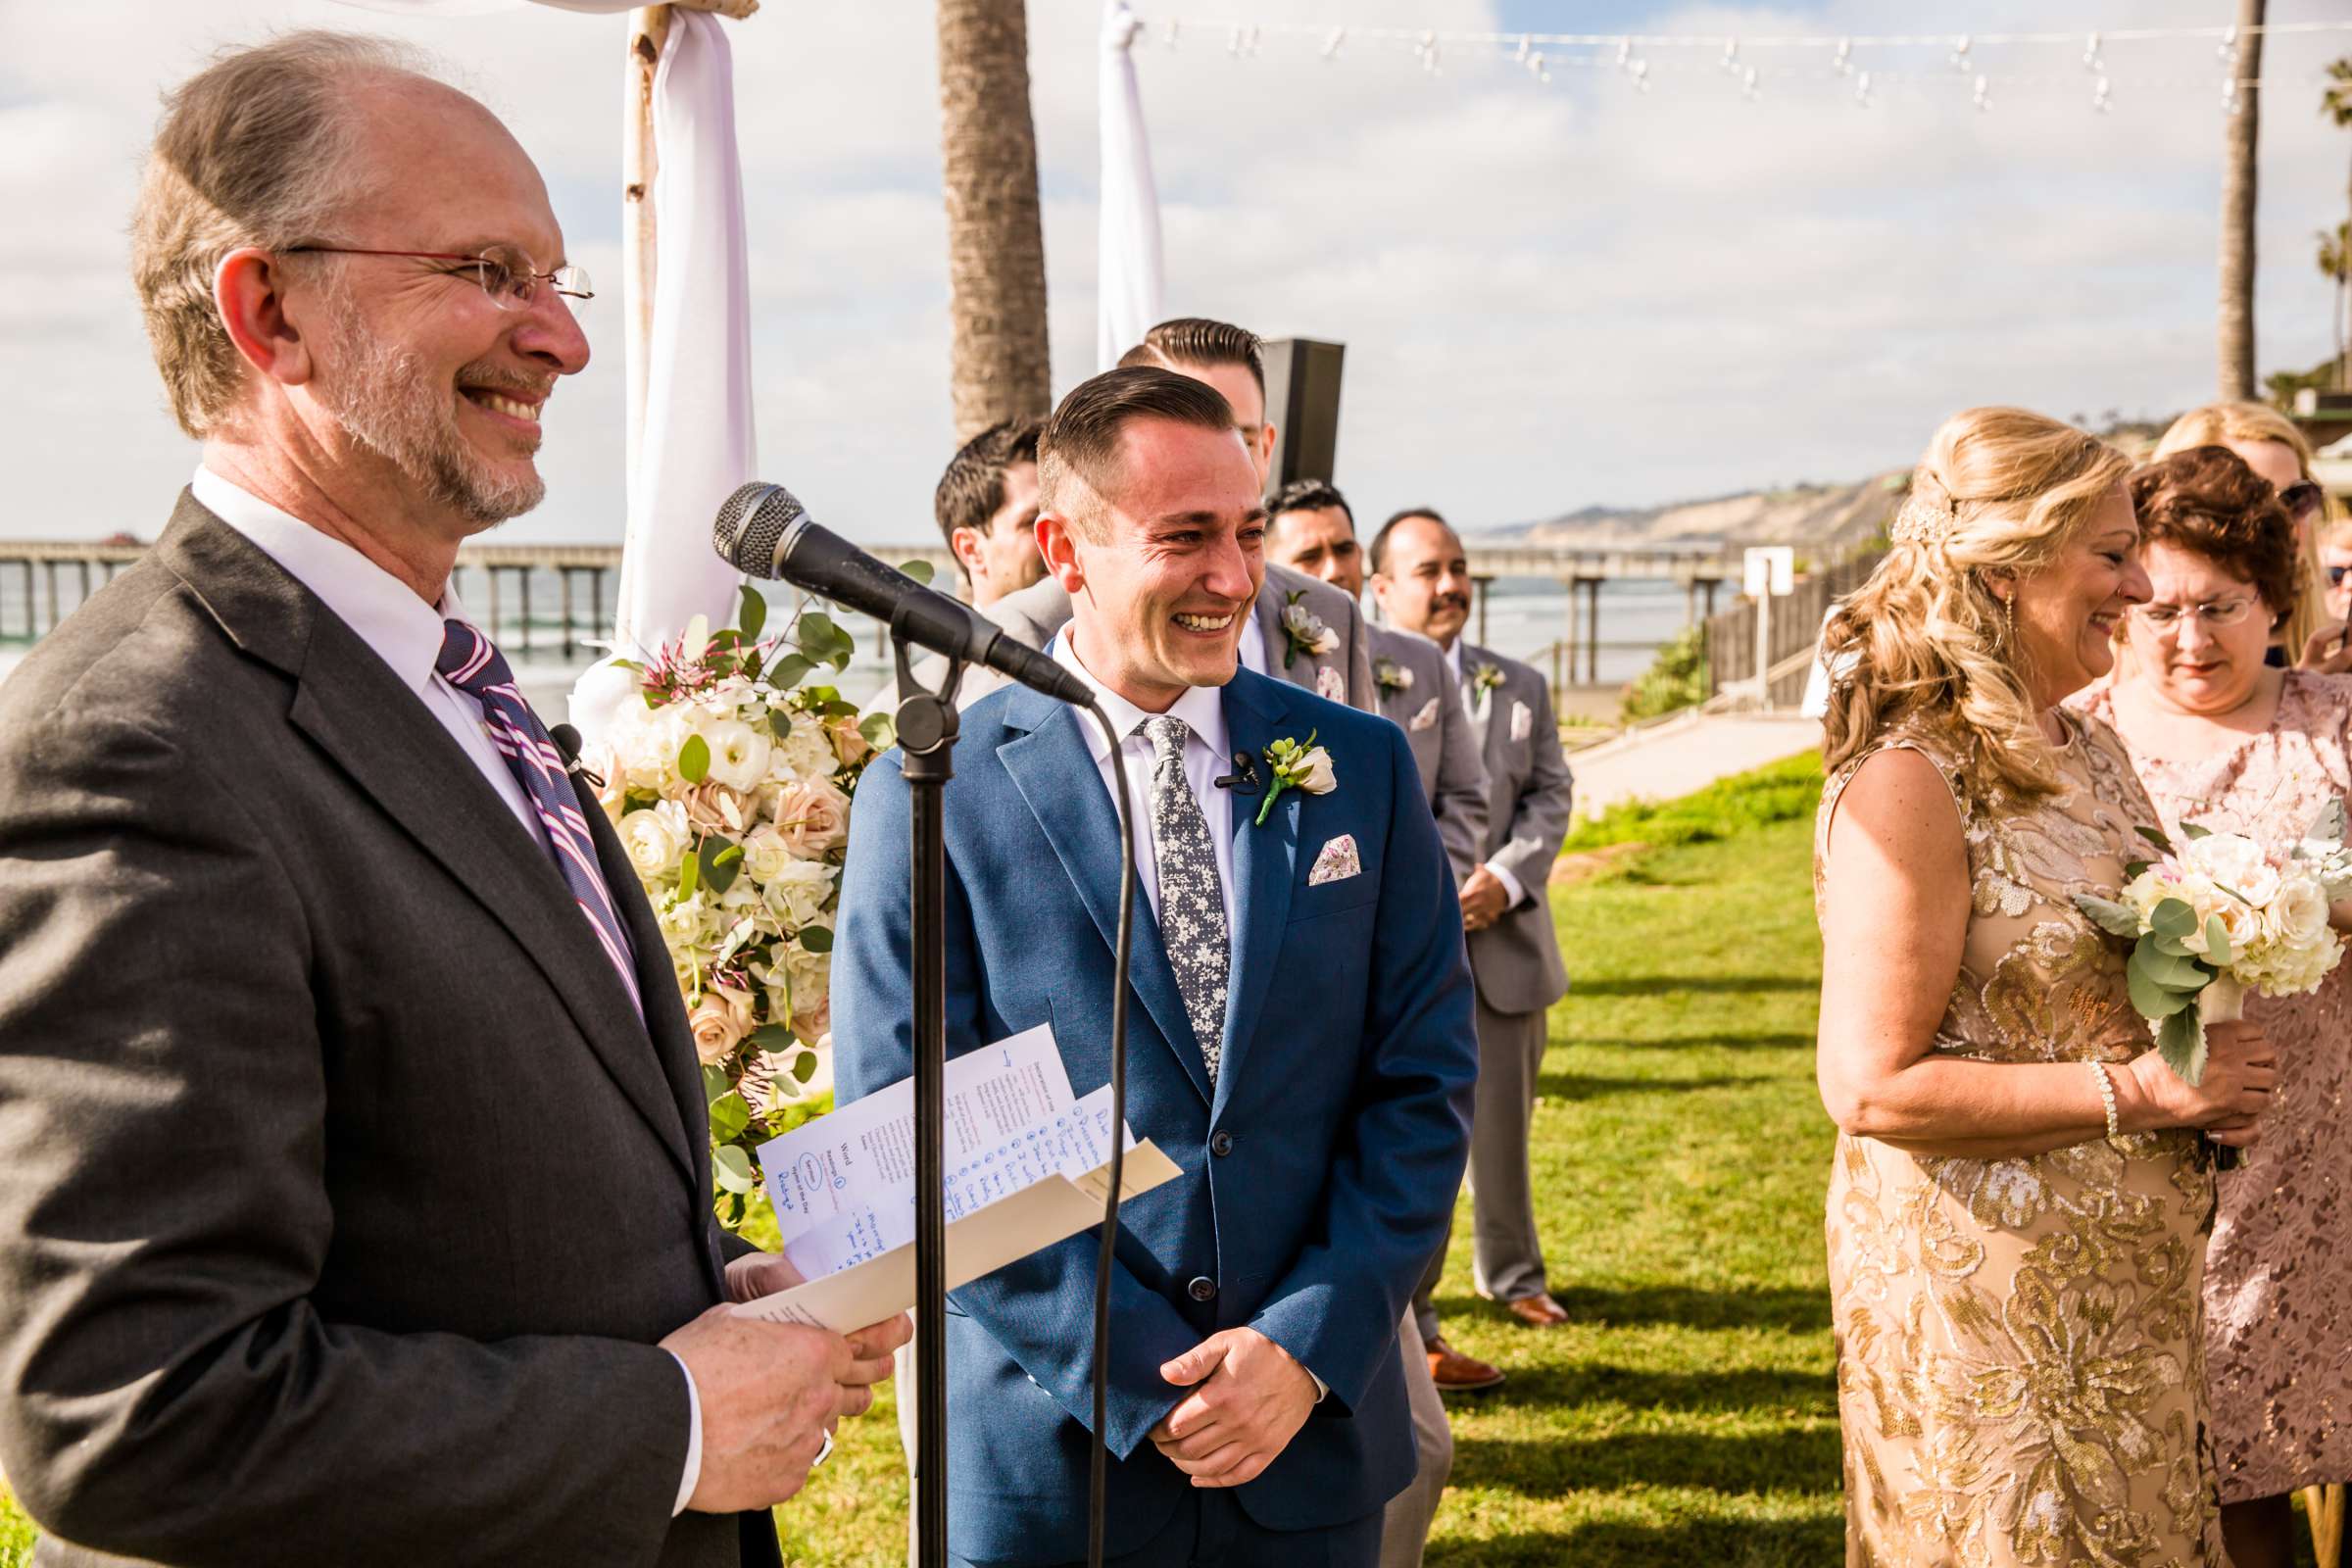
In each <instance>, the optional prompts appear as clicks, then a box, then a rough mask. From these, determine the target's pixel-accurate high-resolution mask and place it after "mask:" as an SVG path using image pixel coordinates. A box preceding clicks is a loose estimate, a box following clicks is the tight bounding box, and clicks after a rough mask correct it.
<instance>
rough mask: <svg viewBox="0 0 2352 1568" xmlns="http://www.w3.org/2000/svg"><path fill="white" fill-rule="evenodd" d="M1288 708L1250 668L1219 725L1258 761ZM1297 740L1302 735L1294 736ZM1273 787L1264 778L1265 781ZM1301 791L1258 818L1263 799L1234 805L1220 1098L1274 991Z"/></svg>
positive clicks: (1228, 692)
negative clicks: (1229, 969)
mask: <svg viewBox="0 0 2352 1568" xmlns="http://www.w3.org/2000/svg"><path fill="white" fill-rule="evenodd" d="M1288 711H1289V704H1288V703H1286V702H1285V701H1284V700H1283V697H1282V691H1281V688H1280V687H1278V686H1275V685H1272V684H1270V683H1268V682H1265V681H1261V680H1259V679H1258V678H1257V677H1256V676H1254V675H1251V674H1250V672H1249V671H1247V670H1244V671H1241V672H1240V673H1238V674H1236V675H1235V676H1234V678H1233V679H1232V681H1230V682H1229V683H1228V684H1227V685H1226V687H1225V728H1226V733H1227V738H1228V739H1229V740H1230V741H1231V742H1232V745H1233V749H1234V750H1235V751H1237V752H1247V753H1249V754H1250V756H1252V757H1255V758H1258V759H1260V760H1261V762H1262V760H1263V758H1264V755H1265V750H1266V748H1267V747H1268V746H1269V745H1271V744H1272V743H1273V742H1274V741H1276V740H1278V739H1281V738H1282V737H1283V736H1285V735H1288V734H1290V731H1289V730H1288V729H1286V728H1284V727H1283V724H1282V721H1283V719H1284V717H1285V715H1286V714H1287V713H1288ZM1294 738H1295V739H1297V740H1299V741H1302V742H1303V741H1304V740H1305V739H1306V736H1305V735H1304V734H1299V735H1298V736H1296V737H1294ZM1266 784H1267V787H1268V788H1271V787H1272V786H1273V780H1272V778H1271V777H1269V778H1267V779H1266ZM1303 799H1304V795H1303V793H1302V792H1301V791H1299V790H1296V789H1287V790H1284V791H1283V792H1282V794H1281V796H1280V798H1278V799H1277V800H1276V801H1275V803H1274V809H1272V810H1270V811H1268V812H1267V813H1266V819H1265V821H1264V822H1263V823H1260V822H1258V821H1257V808H1258V806H1259V805H1260V804H1262V803H1263V800H1264V797H1262V796H1256V797H1251V796H1242V797H1240V798H1239V799H1237V800H1235V801H1234V803H1233V834H1234V845H1233V876H1234V882H1235V889H1234V895H1235V896H1234V909H1235V914H1236V917H1237V922H1238V924H1239V925H1240V927H1241V929H1240V931H1238V932H1237V933H1236V934H1235V937H1234V943H1233V980H1232V985H1231V987H1230V991H1231V1000H1230V1001H1229V1002H1228V1003H1227V1004H1226V1007H1225V1045H1224V1054H1223V1056H1222V1057H1221V1059H1220V1063H1219V1066H1218V1069H1217V1082H1218V1086H1219V1098H1220V1100H1222V1097H1223V1095H1224V1093H1225V1086H1227V1085H1230V1084H1231V1083H1233V1082H1234V1080H1235V1075H1236V1074H1237V1073H1238V1072H1239V1071H1240V1069H1241V1065H1242V1057H1243V1056H1244V1055H1245V1054H1247V1052H1248V1050H1249V1045H1250V1038H1251V1036H1253V1035H1254V1034H1255V1033H1256V1032H1257V1019H1258V1014H1259V1013H1260V1012H1262V1011H1264V1010H1265V1005H1266V997H1267V994H1268V993H1269V992H1270V991H1271V990H1272V988H1273V982H1274V965H1275V960H1276V959H1277V958H1278V957H1279V956H1280V955H1281V952H1282V932H1283V927H1284V926H1285V925H1287V924H1289V922H1290V918H1291V885H1292V882H1293V880H1294V876H1295V873H1296V869H1297V866H1298V863H1299V804H1300V802H1301V801H1302V800H1303Z"/></svg>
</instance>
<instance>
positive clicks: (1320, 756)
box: [1257, 730, 1340, 827]
mask: <svg viewBox="0 0 2352 1568" xmlns="http://www.w3.org/2000/svg"><path fill="white" fill-rule="evenodd" d="M1266 771H1267V772H1269V773H1271V774H1273V775H1274V782H1273V783H1272V784H1271V785H1270V786H1268V788H1267V790H1266V799H1265V802H1264V804H1262V805H1260V806H1259V807H1258V809H1257V825H1258V826H1260V827H1263V826H1264V825H1265V821H1266V813H1267V812H1269V811H1271V810H1273V809H1274V802H1275V801H1276V800H1277V799H1278V798H1279V797H1280V796H1281V794H1282V792H1283V791H1284V790H1286V789H1300V790H1304V791H1306V793H1307V794H1309V795H1329V794H1330V793H1331V792H1332V791H1333V790H1336V789H1338V788H1339V787H1340V777H1339V774H1338V772H1337V771H1336V770H1335V769H1334V768H1333V767H1332V765H1331V754H1330V753H1329V752H1327V751H1325V750H1324V749H1323V748H1322V747H1320V746H1317V745H1316V744H1315V733H1314V731H1312V730H1309V731H1307V735H1306V739H1305V740H1303V741H1297V740H1292V739H1290V738H1289V737H1288V736H1286V737H1284V738H1283V739H1281V740H1278V741H1276V742H1275V743H1274V744H1273V745H1271V746H1269V747H1267V748H1266Z"/></svg>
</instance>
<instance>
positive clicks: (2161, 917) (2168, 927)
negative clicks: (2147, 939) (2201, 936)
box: [2148, 899, 2197, 937]
mask: <svg viewBox="0 0 2352 1568" xmlns="http://www.w3.org/2000/svg"><path fill="white" fill-rule="evenodd" d="M2148 929H2149V930H2151V931H2154V932H2155V933H2156V934H2157V935H2159V936H2167V937H2191V936H2195V935H2196V934H2197V911H2196V910H2194V909H2192V908H2190V907H2188V902H2187V901H2186V900H2185V899H2165V900H2163V901H2161V902H2160V903H2158V904H2157V906H2156V907H2155V908H2153V909H2150V910H2149V911H2148Z"/></svg>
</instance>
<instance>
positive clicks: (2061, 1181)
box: [1814, 715, 2228, 1568]
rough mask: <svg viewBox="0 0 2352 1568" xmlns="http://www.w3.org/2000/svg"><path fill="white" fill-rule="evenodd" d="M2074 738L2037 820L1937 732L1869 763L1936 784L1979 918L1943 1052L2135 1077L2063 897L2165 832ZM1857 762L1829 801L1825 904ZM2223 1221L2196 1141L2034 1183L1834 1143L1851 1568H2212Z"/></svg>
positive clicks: (2121, 1026) (2008, 1170)
mask: <svg viewBox="0 0 2352 1568" xmlns="http://www.w3.org/2000/svg"><path fill="white" fill-rule="evenodd" d="M2064 722H2065V724H2066V725H2067V728H2068V731H2069V736H2068V743H2067V745H2066V746H2065V748H2064V750H2063V752H2062V754H2061V760H2060V761H2061V767H2062V770H2063V771H2064V773H2065V776H2066V781H2067V785H2068V789H2067V791H2066V793H2065V794H2063V795H2062V796H2060V797H2058V798H2056V799H2052V800H2047V801H2043V802H2039V803H2035V804H2034V805H2031V806H2027V807H2024V808H2016V807H2013V806H2011V807H2001V806H1987V805H1985V804H1984V803H1981V802H1977V801H1973V800H1971V799H1970V798H1969V796H1968V794H1967V792H1966V791H1965V789H1964V788H1963V787H1962V785H1961V783H1960V781H1959V772H1958V769H1957V767H1956V766H1955V765H1954V764H1955V754H1954V753H1953V752H1952V750H1951V748H1950V747H1949V746H1948V744H1946V743H1945V742H1943V741H1941V740H1940V739H1939V738H1937V737H1936V736H1935V735H1933V734H1932V733H1928V732H1925V731H1901V730H1898V731H1896V732H1894V733H1890V734H1889V735H1887V736H1886V737H1885V738H1883V739H1882V740H1881V741H1880V742H1879V744H1878V745H1877V746H1876V747H1874V748H1873V751H1874V752H1875V751H1877V750H1881V749H1884V748H1886V747H1889V746H1899V747H1907V748H1909V749H1911V750H1913V751H1917V752H1919V753H1921V754H1922V755H1923V756H1925V757H1926V758H1927V759H1928V760H1930V761H1931V762H1932V763H1934V764H1935V766H1936V770H1937V771H1938V772H1939V773H1941V774H1942V775H1943V777H1944V779H1945V781H1946V782H1947V783H1948V784H1950V785H1951V788H1952V794H1953V799H1954V801H1955V803H1956V804H1957V805H1958V807H1959V809H1960V817H1961V824H1962V830H1963V832H1964V833H1965V835H1966V837H1967V841H1968V863H1969V871H1970V875H1971V877H1972V879H1973V882H1974V885H1975V893H1974V899H1973V908H1972V912H1971V915H1970V919H1969V926H1968V937H1967V942H1966V946H1965V947H1964V949H1963V951H1962V956H1961V964H1960V975H1959V979H1958V981H1957V982H1956V983H1955V984H1954V986H1953V988H1952V997H1951V1003H1950V1005H1949V1006H1948V1007H1947V1009H1946V1010H1945V1012H1944V1015H1943V1021H1942V1022H1941V1023H1940V1024H1939V1025H1938V1026H1937V1028H1936V1041H1935V1047H1934V1049H1936V1050H1937V1051H1941V1052H1948V1053H1950V1054H1953V1055H1955V1056H1967V1057H1974V1058H1976V1059H1979V1060H1984V1061H2015V1062H2026V1061H2088V1060H2093V1059H2096V1060H2101V1061H2111V1062H2123V1061H2127V1060H2129V1059H2130V1058H2131V1057H2133V1056H2136V1055H2138V1054H2140V1053H2141V1052H2143V1051H2145V1050H2146V1049H2147V1048H2148V1043H2149V1036H2148V1029H2147V1025H2146V1023H2145V1022H2144V1021H2143V1020H2142V1019H2141V1018H2140V1017H2139V1016H2138V1014H2136V1013H2135V1012H2133V1011H2132V1008H2131V999H2130V997H2129V995H2128V993H2127V990H2126V985H2125V978H2124V964H2125V958H2126V956H2127V952H2126V948H2125V946H2124V944H2123V943H2121V942H2120V941H2118V940H2117V939H2115V938H2112V937H2109V936H2107V935H2106V934H2105V933H2103V932H2101V931H2099V930H2098V929H2097V928H2096V927H2094V926H2092V925H2091V924H2090V923H2089V922H2088V921H2087V920H2085V919H2084V918H2083V917H2082V914H2081V913H2080V912H2079V911H2077V909H2076V908H2075V907H2074V905H2073V903H2072V895H2073V894H2075V893H2076V892H2078V891H2099V892H2105V893H2108V894H2112V893H2113V891H2114V889H2115V888H2116V887H2117V886H2118V885H2119V884H2120V883H2121V881H2122V880H2123V865H2122V862H2123V860H2125V859H2127V858H2136V856H2135V854H2134V853H2132V852H2131V849H2130V845H2131V843H2132V842H2133V836H2132V827H2133V824H2135V823H2141V822H2149V823H2152V822H2153V821H2154V820H2155V812H2154V809H2153V808H2152V807H2151V806H2150V805H2149V804H2148V801H2147V797H2146V796H2145V794H2143V793H2142V791H2141V789H2140V787H2139V784H2138V781H2137V780H2136V779H2135V778H2134V777H2133V775H2132V771H2131V764H2130V762H2129V761H2128V760H2126V759H2125V756H2124V752H2123V748H2122V746H2121V745H2120V744H2119V743H2118V742H2117V741H2116V739H2115V737H2114V735H2113V733H2112V732H2110V731H2109V730H2108V729H2107V728H2106V727H2105V726H2104V725H2102V724H2098V723H2096V722H2095V721H2093V720H2089V719H2085V718H2082V717H2079V716H2074V715H2067V716H2066V717H2065V718H2064ZM1868 755H1870V754H1867V753H1866V754H1865V758H1866V757H1867V756H1868ZM1862 760H1863V759H1856V760H1855V761H1853V762H1852V763H1850V764H1849V765H1847V766H1846V767H1845V768H1843V769H1841V770H1840V771H1839V772H1838V774H1837V775H1836V776H1834V777H1833V778H1832V779H1831V780H1830V782H1829V785H1828V787H1827V788H1826V789H1825V790H1824V792H1823V795H1822V803H1821V814H1820V817H1819V819H1818V822H1817V825H1816V831H1815V840H1814V844H1815V849H1814V868H1815V869H1814V877H1815V890H1816V895H1817V897H1818V895H1819V892H1820V889H1821V885H1822V870H1823V866H1824V858H1825V855H1826V852H1827V848H1828V843H1829V826H1830V821H1831V817H1832V815H1833V813H1834V812H1835V811H1836V810H1837V809H1838V796H1839V795H1840V794H1841V793H1842V792H1843V790H1844V788H1845V785H1846V783H1847V782H1848V781H1849V780H1850V779H1851V778H1852V777H1853V773H1854V769H1855V768H1857V767H1859V766H1860V765H1861V761H1862ZM2213 1208H2214V1192H2213V1180H2212V1177H2211V1175H2210V1174H2209V1173H2208V1172H2207V1171H2206V1170H2205V1169H2204V1168H2202V1166H2201V1164H2200V1162H2199V1161H2198V1159H2197V1157H2196V1144H2195V1139H2194V1136H2193V1135H2192V1134H2190V1133H2187V1132H2184V1131H2172V1132H2162V1133H2142V1134H2133V1135H2130V1136H2126V1137H2122V1138H2115V1139H2103V1138H2102V1139H2093V1140H2091V1141H2089V1142H2087V1143H2082V1144H2077V1145H2074V1146H2073V1147H2071V1148H2067V1149H2060V1150H2054V1151H2052V1152H2049V1153H2046V1154H2041V1155H2037V1156H2035V1157H2033V1158H2030V1159H1963V1158H1941V1157H1931V1156H1926V1155H1915V1154H1910V1153H1905V1152H1902V1151H1900V1150H1897V1149H1893V1148H1890V1147H1889V1146H1887V1145H1886V1144H1883V1143H1880V1142H1878V1141H1876V1140H1874V1139H1869V1138H1854V1137H1840V1138H1839V1139H1838V1152H1837V1159H1836V1167H1835V1169H1834V1170H1833V1172H1832V1175H1831V1180H1830V1196H1829V1251H1830V1290H1831V1296H1832V1305H1833V1311H1834V1316H1835V1323H1836V1329H1837V1338H1838V1419H1839V1424H1840V1426H1841V1428H1842V1431H1843V1440H1844V1454H1845V1498H1846V1562H1847V1564H1848V1565H1849V1568H1859V1565H1870V1568H1945V1565H1958V1568H2010V1565H2027V1564H2031V1565H2033V1568H2061V1565H2067V1564H2099V1565H2118V1568H2123V1565H2131V1568H2139V1565H2145V1568H2172V1565H2179V1564H2203V1565H2206V1568H2222V1565H2224V1564H2226V1563H2227V1561H2228V1558H2227V1557H2226V1555H2225V1554H2224V1552H2223V1550H2222V1544H2221V1532H2220V1514H2219V1508H2218V1503H2217V1502H2216V1499H2215V1493H2214V1484H2213V1473H2212V1465H2211V1461H2210V1458H2209V1453H2208V1441H2207V1436H2206V1431H2205V1395H2204V1383H2205V1374H2204V1367H2203V1364H2202V1362H2203V1349H2202V1347H2203V1339H2202V1334H2201V1326H2200V1321H2199V1317H2200V1311H2201V1305H2200V1299H2199V1296H2198V1280H2199V1277H2200V1275H2201V1274H2202V1272H2203V1268H2204V1260H2205V1243H2206V1236H2207V1232H2208V1228H2209V1227H2210V1225H2211V1223H2212V1217H2213Z"/></svg>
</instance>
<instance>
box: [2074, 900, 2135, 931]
mask: <svg viewBox="0 0 2352 1568" xmlns="http://www.w3.org/2000/svg"><path fill="white" fill-rule="evenodd" d="M2075 907H2076V908H2078V909H2081V910H2082V912H2083V914H2084V915H2086V916H2088V917H2089V920H2090V923H2091V924H2093V925H2095V926H2097V927H2098V928H2099V929H2100V930H2102V931H2106V932H2109V933H2111V934H2113V935H2115V936H2119V937H2136V936H2138V935H2139V916H2138V915H2136V914H2133V913H2132V912H2131V910H2130V909H2127V908H2125V907H2123V906H2122V905H2120V904H2117V903H2115V902H2113V901H2112V900H2109V899H2094V898H2092V897H2091V896H2090V895H2089V894H2087V893H2078V894H2076V895H2075Z"/></svg>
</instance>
